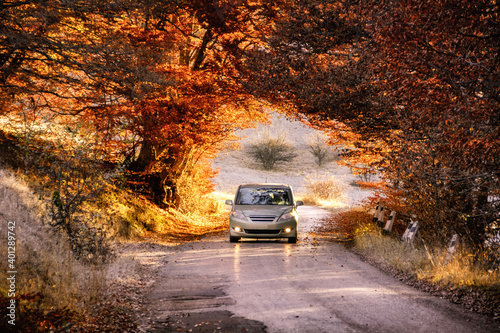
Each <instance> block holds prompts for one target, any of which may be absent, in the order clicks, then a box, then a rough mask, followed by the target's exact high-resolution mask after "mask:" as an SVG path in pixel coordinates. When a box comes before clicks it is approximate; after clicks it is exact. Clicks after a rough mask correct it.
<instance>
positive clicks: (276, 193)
mask: <svg viewBox="0 0 500 333" xmlns="http://www.w3.org/2000/svg"><path fill="white" fill-rule="evenodd" d="M236 204H237V205H287V206H289V205H291V204H292V195H291V192H290V189H287V188H278V187H276V188H275V187H258V188H251V187H244V188H241V189H240V190H239V192H238V196H237V198H236Z"/></svg>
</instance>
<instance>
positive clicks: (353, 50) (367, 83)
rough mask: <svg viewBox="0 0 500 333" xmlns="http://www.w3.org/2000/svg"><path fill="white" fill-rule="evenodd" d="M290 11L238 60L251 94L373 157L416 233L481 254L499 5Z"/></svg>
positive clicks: (319, 6) (494, 126)
mask: <svg viewBox="0 0 500 333" xmlns="http://www.w3.org/2000/svg"><path fill="white" fill-rule="evenodd" d="M293 4H294V6H292V7H289V8H288V9H287V13H286V15H283V18H282V20H281V21H279V23H278V24H277V25H276V29H275V30H274V34H273V36H272V37H271V38H269V39H267V40H266V41H267V45H266V49H265V50H258V51H255V50H252V52H248V58H249V61H248V62H247V65H248V69H249V71H248V72H247V73H248V78H249V82H250V83H251V82H259V85H255V86H253V88H254V89H255V91H256V93H257V94H261V95H262V96H266V97H267V98H269V99H273V100H275V101H278V102H280V101H282V102H288V103H291V105H292V107H293V108H295V109H296V110H298V111H299V112H301V113H302V114H303V115H304V117H306V118H307V119H308V120H309V121H310V122H311V123H312V124H313V125H317V126H318V127H320V128H324V129H325V130H326V131H329V130H331V131H332V133H334V135H333V136H332V138H333V139H334V140H338V139H340V140H342V139H347V140H352V141H351V142H349V144H350V146H351V150H350V152H349V154H350V155H351V156H354V157H355V156H356V155H357V156H358V157H361V156H366V153H370V154H374V155H373V156H378V157H377V159H376V163H375V164H374V165H373V166H374V167H377V168H378V169H379V171H383V172H384V174H385V176H386V177H387V180H388V181H389V182H390V184H392V186H394V187H396V188H398V189H401V190H403V193H404V195H403V196H402V197H401V204H403V205H407V206H408V207H411V208H412V210H413V211H412V212H413V213H414V214H416V215H417V216H418V218H419V219H420V221H421V224H422V225H423V228H422V229H421V230H422V231H423V233H424V235H426V236H429V237H431V238H433V239H436V240H442V241H444V239H447V238H446V237H447V236H448V235H449V234H450V233H451V232H458V233H459V234H460V235H461V236H462V237H463V238H464V239H466V240H467V241H468V242H469V244H471V245H474V246H481V245H482V244H483V242H484V239H485V237H486V233H487V230H488V227H489V226H490V225H491V222H492V221H493V220H495V219H496V216H497V214H498V203H497V202H495V198H497V197H498V179H499V177H498V170H500V168H499V159H498V156H499V155H498V153H499V142H500V141H499V140H498V139H499V128H500V127H499V126H498V125H499V118H498V114H499V113H498V106H499V105H498V99H499V98H498V96H499V91H498V86H499V85H498V82H499V81H498V78H499V76H498V74H499V67H498V65H499V62H498V54H499V41H500V39H499V37H500V35H499V30H498V27H499V26H500V25H499V24H498V23H499V22H498V19H499V18H498V15H499V14H498V10H499V8H498V5H497V4H496V3H493V2H490V1H479V2H478V1H474V2H473V1H467V2H463V1H424V2H422V1H399V2H397V3H394V2H390V1H377V2H374V1H359V2H355V1H322V2H318V1H313V0H303V1H293ZM265 78H268V79H267V80H265ZM262 81H265V82H267V84H264V85H263V84H262V83H261V82H262ZM339 130H340V131H339ZM360 153H362V154H360ZM353 154H354V155H353ZM358 160H359V159H358ZM354 161H355V160H354ZM354 161H353V162H354ZM372 161H373V160H372ZM365 162H366V160H365ZM488 198H489V199H488ZM426 236H424V237H426ZM443 237H444V238H443Z"/></svg>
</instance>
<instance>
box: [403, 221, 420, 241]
mask: <svg viewBox="0 0 500 333" xmlns="http://www.w3.org/2000/svg"><path fill="white" fill-rule="evenodd" d="M417 231H418V221H413V220H412V219H410V224H409V225H408V228H406V230H405V233H404V234H403V237H402V240H403V241H405V242H407V243H409V244H412V243H413V241H414V240H415V235H416V234H417Z"/></svg>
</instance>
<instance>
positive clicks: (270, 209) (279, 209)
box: [234, 205, 293, 216]
mask: <svg viewBox="0 0 500 333" xmlns="http://www.w3.org/2000/svg"><path fill="white" fill-rule="evenodd" d="M234 210H239V211H241V212H243V214H244V215H245V216H250V215H257V214H263V215H276V216H280V215H282V214H283V213H289V212H291V211H292V210H293V207H292V206H278V205H275V206H273V205H235V206H234Z"/></svg>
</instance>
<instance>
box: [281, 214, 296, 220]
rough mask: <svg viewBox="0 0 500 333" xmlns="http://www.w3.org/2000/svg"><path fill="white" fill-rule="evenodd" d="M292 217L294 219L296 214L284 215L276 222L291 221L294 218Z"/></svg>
mask: <svg viewBox="0 0 500 333" xmlns="http://www.w3.org/2000/svg"><path fill="white" fill-rule="evenodd" d="M294 217H296V214H295V213H294V212H290V213H285V214H283V215H281V217H280V219H279V220H278V221H281V220H288V219H291V218H294Z"/></svg>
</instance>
